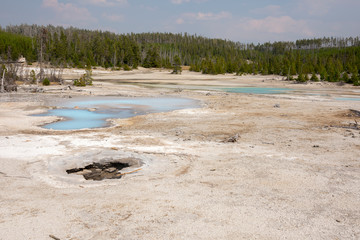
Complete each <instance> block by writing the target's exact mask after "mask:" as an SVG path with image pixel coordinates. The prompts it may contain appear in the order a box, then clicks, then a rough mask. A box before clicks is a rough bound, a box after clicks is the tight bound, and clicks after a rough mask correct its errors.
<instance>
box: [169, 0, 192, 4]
mask: <svg viewBox="0 0 360 240" xmlns="http://www.w3.org/2000/svg"><path fill="white" fill-rule="evenodd" d="M171 2H172V3H173V4H183V3H186V2H190V0H171Z"/></svg>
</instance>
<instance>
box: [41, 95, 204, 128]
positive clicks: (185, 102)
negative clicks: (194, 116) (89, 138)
mask: <svg viewBox="0 0 360 240" xmlns="http://www.w3.org/2000/svg"><path fill="white" fill-rule="evenodd" d="M198 106H199V103H198V102H197V101H195V100H191V99H186V98H114V97H93V98H84V99H81V100H73V101H68V102H66V103H65V104H63V108H59V109H53V110H49V111H48V112H46V113H43V114H38V115H36V116H59V117H63V118H65V120H62V121H59V122H54V123H50V124H47V125H45V126H43V127H44V128H47V129H54V130H77V129H85V128H100V127H107V126H109V122H108V121H107V119H111V118H130V117H134V116H137V115H144V114H148V113H156V112H168V111H173V110H179V109H185V108H195V107H198Z"/></svg>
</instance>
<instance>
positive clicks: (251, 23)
mask: <svg viewBox="0 0 360 240" xmlns="http://www.w3.org/2000/svg"><path fill="white" fill-rule="evenodd" d="M238 27H240V28H241V29H243V30H245V31H247V32H249V31H250V32H263V33H275V34H285V33H299V34H302V35H305V36H308V37H311V36H313V33H312V31H311V30H310V28H309V27H308V26H307V23H306V21H304V20H295V19H293V18H291V17H289V16H281V17H266V18H263V19H245V20H244V21H242V22H241V23H240V24H239V25H238Z"/></svg>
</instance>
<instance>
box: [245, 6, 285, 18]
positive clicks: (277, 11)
mask: <svg viewBox="0 0 360 240" xmlns="http://www.w3.org/2000/svg"><path fill="white" fill-rule="evenodd" d="M250 13H253V14H261V15H266V16H276V15H281V14H283V11H282V9H281V6H279V5H269V6H266V7H263V8H256V9H253V10H251V11H250Z"/></svg>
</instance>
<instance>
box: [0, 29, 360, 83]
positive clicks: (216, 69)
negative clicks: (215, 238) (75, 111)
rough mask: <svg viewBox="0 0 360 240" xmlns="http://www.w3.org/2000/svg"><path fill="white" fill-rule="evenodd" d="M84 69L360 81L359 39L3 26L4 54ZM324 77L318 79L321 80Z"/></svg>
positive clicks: (4, 56) (1, 42)
mask: <svg viewBox="0 0 360 240" xmlns="http://www.w3.org/2000/svg"><path fill="white" fill-rule="evenodd" d="M20 55H23V56H24V57H26V59H27V60H28V61H30V62H32V61H39V60H40V59H43V61H45V62H50V63H51V64H53V65H62V66H71V67H79V68H84V67H85V66H102V67H105V68H124V69H130V68H137V67H138V66H143V67H159V68H171V67H172V66H174V62H175V59H177V58H180V61H181V64H182V65H187V66H190V70H192V71H198V72H202V73H204V74H224V73H237V74H243V73H249V74H264V75H265V74H278V75H282V76H285V77H287V78H288V79H292V78H293V77H297V79H298V80H299V81H307V80H308V79H309V78H311V80H313V81H316V80H325V81H344V82H348V83H353V84H355V85H358V84H359V70H360V40H359V37H355V38H353V37H350V38H334V37H331V38H319V39H303V40H298V41H296V42H274V43H264V44H257V45H254V44H242V43H239V42H232V41H227V40H223V39H209V38H205V37H202V36H196V35H188V34H186V33H185V34H172V33H141V34H135V33H131V34H115V33H111V32H103V31H89V30H83V29H77V28H73V27H70V28H63V27H54V26H51V25H49V26H46V27H44V26H38V25H19V26H7V27H6V28H5V29H0V57H1V58H2V59H4V60H6V59H12V60H14V59H16V58H18V57H19V56H20ZM319 78H320V79H319Z"/></svg>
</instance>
